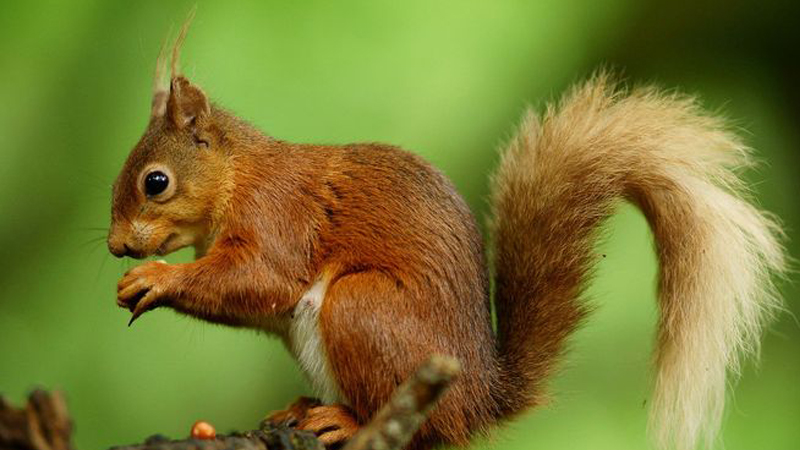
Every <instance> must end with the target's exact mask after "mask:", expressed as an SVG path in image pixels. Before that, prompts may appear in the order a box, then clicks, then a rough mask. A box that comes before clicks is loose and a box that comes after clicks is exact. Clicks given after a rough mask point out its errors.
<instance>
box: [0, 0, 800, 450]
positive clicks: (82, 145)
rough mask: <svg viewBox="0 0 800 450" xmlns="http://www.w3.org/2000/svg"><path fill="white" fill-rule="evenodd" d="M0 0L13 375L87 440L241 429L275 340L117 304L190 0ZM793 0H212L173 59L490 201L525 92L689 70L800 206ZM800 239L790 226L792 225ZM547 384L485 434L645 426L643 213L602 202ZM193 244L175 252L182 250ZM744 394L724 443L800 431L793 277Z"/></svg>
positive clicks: (228, 102) (648, 340) (231, 98)
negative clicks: (596, 74) (562, 351)
mask: <svg viewBox="0 0 800 450" xmlns="http://www.w3.org/2000/svg"><path fill="white" fill-rule="evenodd" d="M165 3H167V2H162V1H154V0H147V1H141V0H140V1H136V2H133V1H128V2H121V1H120V2H109V1H101V0H76V1H69V2H67V1H43V2H27V1H9V0H3V1H2V3H0V5H2V6H0V101H2V107H0V211H2V219H0V249H2V250H0V252H2V259H0V392H3V393H5V394H6V395H8V396H10V397H11V399H12V400H14V401H17V402H18V401H21V400H22V399H23V398H24V396H25V394H26V392H28V390H29V389H31V388H33V387H35V386H42V387H45V388H48V389H62V390H64V391H65V392H66V394H67V398H68V401H69V406H70V408H71V411H72V413H73V416H74V419H75V422H76V425H77V434H76V443H77V446H78V448H79V449H82V450H88V449H98V448H103V447H107V446H110V445H112V444H122V443H131V442H136V441H141V440H142V439H143V438H145V437H146V436H148V435H149V434H152V433H155V432H160V433H165V434H167V435H170V436H173V437H180V436H185V435H186V434H187V433H188V430H189V427H190V425H191V423H192V422H193V421H195V420H196V419H199V418H205V419H207V420H209V421H211V422H213V423H214V424H216V426H217V428H218V429H219V430H221V431H227V430H230V429H249V428H252V427H254V426H256V424H257V422H258V420H259V419H260V418H261V417H262V415H263V414H265V413H266V412H267V411H270V410H273V409H278V408H280V407H282V406H283V405H284V404H286V403H288V402H289V401H291V400H292V399H293V398H294V397H295V396H297V395H298V394H301V393H304V392H309V390H308V388H307V386H306V384H305V382H304V380H303V378H302V376H301V375H300V373H299V372H298V370H297V368H296V366H295V364H294V363H293V361H292V360H291V359H290V357H289V356H288V355H287V353H286V351H285V350H284V349H283V348H282V347H281V345H280V344H279V343H278V342H277V341H276V340H273V339H269V338H265V337H263V336H260V335H257V334H256V333H254V332H250V331H241V330H234V329H228V328H223V327H218V326H213V325H209V324H205V323H200V322H198V321H194V320H191V319H188V318H183V317H178V316H177V315H175V314H174V313H172V312H169V311H157V312H155V313H153V314H148V315H147V316H145V317H144V318H143V319H142V320H140V321H139V322H138V323H136V325H135V326H134V327H132V328H128V327H127V326H126V323H127V320H128V316H129V314H128V313H127V312H125V311H123V310H120V309H118V308H117V307H116V306H115V304H114V296H115V295H114V293H115V283H116V280H117V279H118V277H119V276H120V275H121V274H122V273H123V272H124V271H125V270H126V268H129V267H131V266H132V264H133V263H132V262H131V261H118V260H116V259H114V258H113V257H111V256H110V255H109V254H108V252H107V250H106V246H105V242H104V241H103V238H104V236H105V229H104V228H105V227H106V226H107V225H108V221H109V217H108V216H109V208H110V200H109V199H110V184H111V183H112V182H113V179H114V177H115V176H116V174H117V171H118V170H119V168H120V167H121V164H122V162H123V160H124V158H125V156H126V155H127V153H128V151H129V149H130V148H131V147H132V146H133V144H134V143H135V142H136V140H137V139H138V137H139V135H140V133H141V132H142V131H143V129H144V126H145V124H146V121H147V118H148V113H149V104H150V85H151V73H152V68H153V66H154V63H155V59H156V55H157V53H158V49H159V46H160V45H161V42H162V41H163V39H164V37H165V35H166V33H167V31H168V29H169V28H170V26H173V29H174V28H175V27H176V26H178V25H179V24H180V23H181V22H182V20H183V18H184V17H185V14H186V12H187V11H188V10H189V9H190V7H191V5H192V4H193V3H192V2H188V1H183V2H173V3H170V4H169V5H166V4H165ZM799 17H800V14H798V10H797V9H796V8H793V6H792V4H791V3H790V2H786V3H778V2H772V3H769V2H767V3H765V2H757V1H752V2H744V3H741V2H739V3H736V2H731V1H712V0H700V1H689V0H679V1H671V2H665V1H649V2H647V1H639V0H603V1H576V0H544V1H491V2H490V1H486V2H465V1H451V2H441V1H426V0H415V1H403V2H396V1H394V2H389V1H361V2H359V1H338V2H330V1H308V2H300V1H298V2H275V1H271V2H264V1H243V2H214V3H212V2H200V3H199V5H198V12H197V18H196V20H195V22H194V24H193V26H192V29H191V32H190V35H189V39H188V41H187V43H186V48H185V51H184V55H183V61H184V67H185V72H186V73H187V74H188V75H189V76H190V77H191V78H192V79H193V80H194V81H195V82H197V83H199V84H200V85H201V86H203V87H204V88H205V89H206V91H207V92H208V93H209V94H210V95H211V96H212V98H214V99H216V101H217V102H219V103H221V104H222V105H224V106H226V107H228V108H230V109H232V110H233V111H236V112H237V113H239V114H240V115H241V116H242V117H245V118H247V119H249V120H250V121H252V122H253V123H255V124H256V125H258V126H259V127H261V128H262V129H263V130H265V131H266V132H267V133H269V134H272V135H274V136H277V137H279V138H282V139H288V140H294V141H312V142H328V143H345V142H352V141H384V142H390V143H394V144H399V145H401V146H403V147H405V148H407V149H410V150H413V151H415V152H417V153H419V154H421V155H424V156H425V157H426V158H428V159H429V160H430V161H432V162H433V163H434V164H435V165H437V166H438V167H440V168H442V169H443V170H444V172H445V173H447V174H448V175H449V176H450V177H452V178H453V180H454V181H455V183H456V184H457V185H458V187H459V188H460V190H461V192H463V194H464V195H465V196H466V198H467V200H468V201H469V203H470V205H471V206H472V207H473V208H474V210H475V212H476V213H477V214H478V215H479V216H481V217H482V218H483V217H484V216H485V213H486V209H487V204H486V195H487V174H488V173H489V171H490V169H491V167H493V166H494V164H495V163H496V160H497V155H496V152H495V148H496V147H497V146H498V145H499V144H500V143H502V142H503V141H504V140H505V139H506V138H507V137H508V136H509V135H510V133H511V131H512V129H513V126H514V124H515V122H516V121H517V119H518V117H519V116H520V114H521V112H522V111H523V109H524V108H525V106H526V105H527V104H532V105H541V104H542V103H543V102H545V101H547V100H549V99H552V98H554V97H555V96H557V95H558V93H559V92H561V91H562V90H563V89H564V88H566V87H567V86H568V85H569V84H570V83H572V82H574V81H576V80H579V79H581V78H583V77H585V76H587V75H588V74H590V73H591V71H592V70H593V69H594V68H596V67H598V66H599V65H603V64H607V65H610V66H611V67H614V68H616V69H618V70H620V71H621V72H622V73H624V75H625V76H626V77H627V78H628V79H629V80H631V81H635V82H642V81H654V82H657V83H659V84H662V85H664V86H668V87H677V88H679V89H681V90H683V91H688V92H690V93H696V94H698V95H699V96H701V97H702V99H703V101H704V103H705V104H706V105H707V106H708V107H709V108H711V109H714V110H720V111H722V112H723V113H724V114H726V115H727V116H729V117H730V118H732V119H733V121H734V123H735V124H736V125H737V126H740V127H741V128H742V130H743V132H744V133H745V135H746V137H747V140H748V142H749V143H750V144H751V145H752V146H754V147H755V148H756V149H757V150H758V156H759V157H760V158H761V159H762V160H763V161H765V164H764V165H762V166H761V168H760V170H758V171H757V172H752V173H749V174H747V176H748V179H749V180H751V181H752V185H753V186H754V189H755V191H756V194H757V198H758V200H759V201H760V203H761V204H762V205H763V207H764V208H766V209H768V210H770V211H773V212H775V213H777V214H778V215H779V216H780V217H781V218H782V219H783V220H784V222H785V224H786V226H787V229H788V230H789V237H790V238H791V237H792V236H793V235H795V233H794V230H796V229H797V228H798V224H800V208H799V207H798V199H797V196H798V192H800V186H799V185H800V181H798V177H797V176H796V173H797V167H798V165H799V164H798V163H800V161H798V159H799V158H800V157H799V156H798V152H797V149H798V148H800V131H798V130H800V127H798V125H800V120H799V119H800V106H799V105H800V96H799V95H798V90H797V86H796V83H797V80H798V79H800V77H798V75H800V72H799V71H798V70H797V64H798V61H800V58H798V50H797V49H798V39H797V38H798V31H797V23H798V20H797V19H798V18H799ZM789 248H790V252H791V253H792V254H793V255H798V254H800V253H798V244H797V243H795V242H790V244H789ZM598 251H600V252H602V253H604V254H606V255H607V256H608V257H607V258H605V259H603V261H602V264H601V266H600V269H599V272H598V276H597V278H596V280H595V281H594V282H593V284H592V286H591V294H592V296H593V298H594V301H595V303H596V304H597V306H598V308H597V312H596V313H595V314H594V317H593V320H591V321H590V323H589V324H588V325H587V326H586V327H584V328H583V329H582V330H581V331H580V332H579V333H578V335H577V336H576V338H575V339H574V341H573V342H574V345H573V349H572V351H571V353H570V355H569V358H568V362H567V367H566V370H564V371H563V373H562V374H561V375H560V376H558V377H557V379H556V381H555V385H554V390H555V392H556V394H557V397H556V401H555V402H554V403H553V404H552V405H551V406H550V407H548V408H545V409H541V410H539V411H536V412H534V413H532V414H530V415H528V416H526V417H524V418H522V419H520V420H519V421H517V422H515V423H514V424H512V425H510V426H508V427H506V428H504V429H503V430H501V431H500V432H498V433H497V438H496V441H495V442H484V443H482V444H480V448H503V449H506V450H514V449H530V448H543V449H555V448H558V449H605V448H609V449H640V448H649V445H650V444H649V443H648V441H647V439H646V434H645V424H646V415H645V412H646V402H647V399H648V396H649V385H650V378H649V361H650V351H651V347H652V337H653V332H654V324H655V320H656V316H655V309H654V306H655V305H654V285H655V283H654V277H655V270H656V269H655V260H654V254H653V251H652V245H651V236H650V233H649V231H648V230H647V227H646V224H645V223H644V220H643V219H642V217H641V216H640V215H639V214H638V213H637V212H636V211H634V210H633V209H632V208H630V207H623V208H622V209H621V211H620V212H619V214H618V215H616V216H615V217H614V218H613V219H612V220H611V221H610V222H609V224H608V239H606V241H605V242H604V243H603V244H601V245H600V248H599V249H598ZM190 256H191V255H190V254H189V253H188V252H186V253H181V254H178V255H173V256H171V257H170V258H169V259H170V260H171V261H180V260H185V259H187V258H189V257H190ZM782 288H783V292H784V294H785V297H786V299H787V305H788V309H789V311H790V313H786V314H783V315H781V317H780V320H778V321H777V323H776V324H775V325H774V326H773V327H772V328H771V329H770V331H769V332H768V334H767V335H766V337H765V343H764V348H763V354H762V361H761V364H760V365H759V366H758V368H756V366H755V365H753V364H751V365H748V366H747V369H746V370H745V371H744V374H743V378H742V379H741V382H740V383H738V386H737V387H736V389H735V395H733V396H731V401H730V402H729V404H728V405H729V407H728V414H727V418H726V420H725V425H724V440H725V446H726V448H727V449H729V450H734V449H756V448H758V449H797V448H800V383H798V381H800V378H799V375H800V346H799V345H798V344H800V332H799V327H798V323H797V321H796V320H795V318H794V316H793V315H792V314H791V312H794V313H795V314H796V313H797V311H798V308H799V307H798V303H797V302H796V300H795V298H796V295H797V293H798V287H797V286H791V285H790V283H783V284H782Z"/></svg>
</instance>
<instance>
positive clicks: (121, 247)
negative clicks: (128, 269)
mask: <svg viewBox="0 0 800 450" xmlns="http://www.w3.org/2000/svg"><path fill="white" fill-rule="evenodd" d="M108 251H109V252H111V254H112V255H114V256H116V257H117V258H122V257H123V256H128V255H129V254H130V252H131V249H130V248H129V247H128V244H126V243H124V242H116V241H114V240H112V239H109V240H108Z"/></svg>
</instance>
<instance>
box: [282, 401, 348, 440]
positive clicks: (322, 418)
mask: <svg viewBox="0 0 800 450" xmlns="http://www.w3.org/2000/svg"><path fill="white" fill-rule="evenodd" d="M358 428H359V426H358V422H357V421H356V418H355V417H354V416H353V413H352V411H350V408H348V407H347V406H344V405H328V406H317V407H315V408H310V409H309V410H308V411H306V417H305V418H304V419H302V420H301V421H300V423H299V424H298V425H297V429H299V430H306V431H311V432H313V433H314V434H316V435H317V438H318V439H319V440H320V441H321V442H322V443H323V444H325V446H326V447H330V446H332V445H336V444H341V443H344V442H345V441H347V440H348V439H350V438H351V437H353V435H354V434H356V432H357V431H358Z"/></svg>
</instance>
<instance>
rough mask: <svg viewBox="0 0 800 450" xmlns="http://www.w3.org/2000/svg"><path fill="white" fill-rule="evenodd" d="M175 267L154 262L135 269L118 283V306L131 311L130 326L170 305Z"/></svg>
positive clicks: (161, 262)
mask: <svg viewBox="0 0 800 450" xmlns="http://www.w3.org/2000/svg"><path fill="white" fill-rule="evenodd" d="M174 270H175V266H172V265H169V264H167V263H165V262H163V261H153V262H147V263H144V264H142V265H140V266H138V267H134V268H133V269H131V270H129V271H128V272H126V273H125V275H123V276H122V278H121V279H120V280H119V283H117V305H119V306H120V307H122V308H126V309H128V310H130V311H131V312H132V313H133V315H132V316H131V320H130V322H128V325H129V326H130V324H132V323H133V321H134V320H136V319H137V318H139V316H141V315H142V314H144V313H145V312H147V311H150V310H151V309H155V308H157V307H159V306H164V305H166V304H167V303H168V301H169V297H168V292H167V285H168V284H169V281H170V280H171V279H172V276H173V271H174Z"/></svg>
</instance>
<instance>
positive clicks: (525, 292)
mask: <svg viewBox="0 0 800 450" xmlns="http://www.w3.org/2000/svg"><path fill="white" fill-rule="evenodd" d="M187 27H188V21H187V23H186V24H184V27H183V28H182V29H181V31H180V33H179V35H178V37H177V39H176V40H175V43H174V46H173V47H172V51H171V66H170V67H171V74H170V75H169V77H167V74H166V71H167V56H168V55H167V54H168V53H169V51H165V48H166V46H164V47H162V51H161V54H160V55H159V60H158V63H157V65H156V66H157V68H156V76H155V79H156V82H155V89H154V94H153V100H152V108H151V116H150V120H149V124H148V126H147V129H146V131H145V132H144V134H143V136H142V137H141V139H140V141H139V142H138V143H137V144H136V146H135V147H134V148H133V150H132V151H131V153H130V155H129V156H128V158H127V160H126V161H125V163H124V166H123V168H122V170H121V172H120V174H119V176H118V178H117V179H116V181H115V183H114V186H113V195H112V209H111V212H112V214H111V225H110V228H109V234H108V248H109V250H110V252H111V253H112V254H114V255H115V256H117V257H122V256H130V257H133V258H145V257H148V256H152V255H166V254H168V253H171V252H173V251H175V250H177V249H180V248H184V247H194V248H195V250H196V259H195V260H194V261H193V262H189V263H184V264H167V263H164V262H159V261H150V262H146V263H144V264H142V265H140V266H138V267H135V268H133V269H132V270H130V271H128V272H127V273H126V274H125V275H123V277H122V278H121V280H120V281H119V283H118V286H117V303H118V305H119V306H121V307H124V308H127V309H129V310H130V311H131V312H132V316H131V323H132V322H133V321H134V320H136V319H137V318H138V317H139V316H141V315H142V314H143V313H144V312H146V311H149V310H152V309H155V308H157V307H168V308H172V309H173V310H175V311H177V312H179V313H182V314H186V315H189V316H193V317H196V318H199V319H202V320H205V321H209V322H214V323H220V324H227V325H230V326H234V327H246V328H251V329H256V330H261V331H264V332H266V333H269V334H272V335H276V336H278V337H279V338H280V339H282V340H283V341H284V342H285V344H286V346H287V348H288V350H289V351H290V352H291V353H292V355H293V356H294V357H295V359H296V360H297V361H298V363H299V366H300V367H301V369H302V371H303V372H304V373H305V374H306V375H307V376H308V378H309V380H310V383H311V385H312V387H313V389H314V391H315V393H316V394H317V396H318V397H319V399H320V400H315V399H311V398H305V397H302V398H300V399H299V400H298V401H297V402H295V403H294V404H292V405H290V406H289V407H288V408H287V409H286V410H283V411H279V412H276V413H274V414H272V415H271V416H270V419H271V420H272V421H274V422H280V423H284V424H290V425H293V426H296V427H297V428H300V429H304V430H309V431H311V432H314V433H316V434H317V435H318V437H319V438H320V440H321V441H322V442H323V443H324V444H326V445H328V446H333V445H336V444H340V443H342V442H344V441H346V440H347V439H349V438H350V437H351V436H353V435H354V434H355V433H356V432H357V431H358V430H359V428H360V427H361V426H362V425H364V424H365V423H366V422H367V421H368V420H369V419H370V418H371V416H372V415H373V414H374V413H375V412H376V411H377V410H378V409H379V408H380V407H381V406H382V405H383V404H384V403H385V402H386V401H387V400H388V398H389V396H390V394H391V393H392V392H393V390H394V389H395V387H397V386H398V384H399V383H400V382H401V381H403V380H404V379H406V378H407V377H408V376H409V375H410V374H412V373H413V371H414V370H415V369H416V368H417V367H418V365H419V364H421V363H422V362H423V361H424V360H425V359H426V358H427V357H428V356H429V355H431V354H436V353H438V354H446V355H451V356H453V357H455V358H457V359H458V361H459V362H460V364H461V366H462V371H463V372H462V375H461V376H460V378H459V379H458V381H457V382H456V383H455V384H454V385H453V387H452V388H451V389H450V390H449V391H448V392H447V393H446V394H445V396H444V397H443V399H442V401H441V402H440V403H439V404H438V406H437V407H436V408H435V409H434V410H433V411H432V413H431V415H430V417H429V419H428V421H427V422H426V423H425V424H424V425H423V426H422V427H421V429H420V430H419V431H418V432H417V434H416V435H415V436H414V438H413V440H412V441H411V443H410V444H409V448H411V449H416V450H423V449H428V448H431V447H433V446H436V445H440V444H455V445H464V444H466V443H468V441H469V440H470V438H471V437H472V436H474V435H480V434H483V433H485V432H487V431H488V430H490V429H491V428H492V427H493V426H494V425H496V424H499V423H503V422H506V421H508V420H509V419H511V418H513V417H515V416H517V415H519V414H520V413H522V412H524V411H526V410H528V409H530V408H532V407H535V406H538V405H542V404H543V403H545V402H547V399H548V396H547V393H546V388H547V386H546V383H547V380H548V379H549V378H550V376H551V375H552V374H553V373H554V372H555V371H556V370H557V368H558V365H559V361H560V359H561V358H562V355H563V353H564V347H565V342H566V340H567V339H568V336H570V334H571V333H572V332H573V331H574V330H575V329H576V327H578V325H579V324H580V323H581V322H582V321H583V319H584V318H585V316H586V315H587V307H586V306H585V302H584V301H583V291H584V289H585V286H586V283H587V279H588V278H589V277H590V275H591V272H592V267H593V264H594V262H595V260H596V257H595V254H594V252H593V244H594V242H595V240H596V237H597V235H598V227H599V226H600V224H601V223H602V222H603V220H604V219H605V218H607V217H608V216H609V215H611V214H612V213H613V211H614V208H615V206H616V205H617V204H618V203H619V202H620V201H622V200H626V201H628V202H630V203H632V204H634V205H635V206H637V207H638V208H639V209H640V210H641V212H642V213H643V214H644V216H645V217H646V219H647V221H648V223H649V225H650V227H651V229H652V233H653V236H654V241H655V247H656V252H657V257H658V260H659V263H660V271H659V276H658V307H659V314H660V315H659V322H658V331H657V340H656V350H655V353H656V354H655V366H656V369H655V370H656V375H655V381H654V393H653V397H652V399H651V401H650V402H649V403H650V408H651V415H650V417H651V420H650V425H651V428H652V434H653V437H654V439H655V440H656V441H657V443H658V444H659V446H661V447H674V448H679V449H690V448H694V447H696V446H697V445H700V444H703V443H705V444H707V445H711V444H713V443H714V441H715V439H716V436H717V432H718V429H719V427H720V423H721V418H722V412H723V404H724V397H725V386H726V383H727V381H726V380H728V379H729V378H730V377H729V375H730V374H735V373H736V371H737V370H738V368H739V366H740V364H741V361H742V359H743V357H744V356H747V355H752V354H755V353H756V352H757V350H758V346H759V340H760V334H761V330H762V328H763V326H764V324H765V323H766V321H767V320H768V319H769V318H770V317H771V316H772V315H773V314H774V312H775V311H777V310H778V309H779V308H780V299H779V296H778V294H777V291H776V288H775V285H774V281H773V279H774V276H775V275H778V274H780V273H782V271H783V270H784V269H785V256H784V250H783V247H782V243H781V240H782V233H781V229H780V227H779V225H778V224H777V221H776V220H775V219H774V218H772V216H770V215H768V214H766V213H763V212H761V211H759V209H757V208H756V207H755V206H753V205H752V204H751V203H750V202H749V201H748V199H747V197H746V195H745V194H744V193H743V192H744V191H745V185H744V182H743V181H742V180H741V179H740V178H739V176H738V175H737V173H738V169H740V168H741V167H744V166H747V165H749V164H750V162H751V157H750V153H751V152H750V150H749V149H748V148H747V146H746V145H745V144H743V142H742V141H741V140H740V138H739V137H737V136H736V135H735V134H733V133H731V132H730V131H729V130H728V127H727V126H726V124H725V122H724V121H723V120H722V119H720V118H718V117H715V116H713V115H710V114H708V113H705V112H704V111H703V110H702V109H701V108H700V107H699V106H698V103H697V101H696V100H695V99H693V98H691V97H688V96H684V95H679V94H675V93H669V94H667V93H663V92H662V91H660V90H658V89H656V88H654V87H638V88H631V89H626V88H622V87H620V85H619V84H618V83H617V82H615V81H614V79H613V77H612V76H610V75H609V74H608V73H606V72H599V73H597V74H595V75H594V76H592V77H591V78H590V79H589V80H588V81H585V82H583V83H580V84H578V85H576V86H575V87H573V88H572V89H571V90H570V91H569V92H568V93H567V94H566V95H564V96H563V98H562V99H561V100H560V101H558V102H557V103H555V104H552V105H549V106H548V107H547V108H546V110H545V112H544V113H543V114H537V113H535V112H529V113H528V114H527V115H526V116H525V118H524V120H523V121H522V124H521V126H520V127H519V129H518V131H517V132H516V135H515V136H514V137H513V138H512V139H511V140H510V142H509V143H508V145H507V148H506V149H505V150H504V151H503V152H502V156H501V161H500V164H499V168H498V169H497V171H496V173H494V176H493V178H492V184H491V192H492V193H491V205H492V217H491V225H490V232H491V236H492V244H491V251H490V252H489V253H488V255H489V256H487V253H486V252H485V249H484V241H483V238H482V236H481V233H480V232H479V228H478V226H477V224H476V220H475V218H474V216H473V214H472V213H471V212H470V209H469V208H468V206H467V204H466V203H465V201H464V200H463V199H462V197H461V196H460V195H459V194H458V192H457V191H456V189H455V187H454V186H453V184H452V183H451V182H450V181H449V180H448V179H447V177H446V176H445V175H443V174H442V173H441V172H440V171H438V170H437V169H435V168H434V167H432V166H431V165H430V164H428V163H427V162H425V161H424V160H423V159H422V158H420V157H418V156H416V155H414V154H412V153H410V152H408V151H405V150H402V149H400V148H397V147H393V146H390V145H383V144H375V143H365V144H348V145H311V144H295V143H290V142H285V141H282V140H279V139H276V138H274V137H271V136H267V135H265V134H264V133H262V132H261V131H259V130H258V129H257V128H256V127H254V126H252V125H250V124H248V123H247V122H245V121H244V120H242V119H240V118H238V117H236V116H235V115H234V114H232V113H230V112H228V111H226V110H225V109H223V108H221V107H219V106H217V105H215V104H214V103H212V102H211V101H210V100H209V99H208V97H207V96H206V94H205V93H204V92H203V90H202V89H201V88H200V87H199V86H197V85H196V84H194V83H192V82H190V81H189V80H188V79H187V78H186V77H185V76H184V75H182V74H181V72H180V70H179V68H178V59H179V54H180V48H181V45H182V43H183V41H184V39H185V36H186V30H187ZM167 82H168V83H167ZM166 84H168V86H165V85H166ZM487 260H490V261H487ZM489 265H491V267H492V271H491V274H492V275H491V277H490V271H489V269H488V267H489ZM490 285H493V289H490ZM490 291H493V295H492V294H491V293H490ZM493 308H494V310H495V315H496V318H495V319H493Z"/></svg>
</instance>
